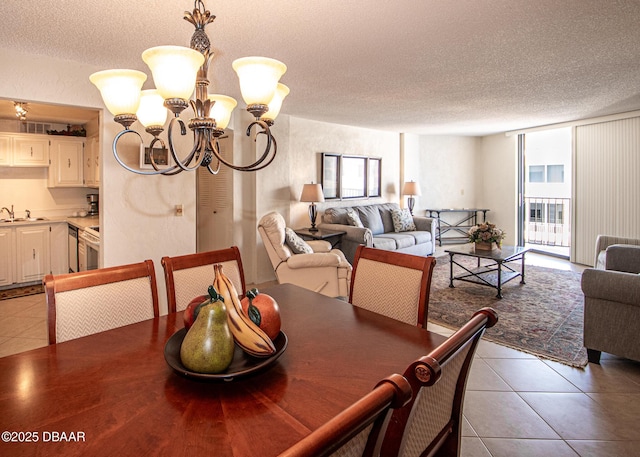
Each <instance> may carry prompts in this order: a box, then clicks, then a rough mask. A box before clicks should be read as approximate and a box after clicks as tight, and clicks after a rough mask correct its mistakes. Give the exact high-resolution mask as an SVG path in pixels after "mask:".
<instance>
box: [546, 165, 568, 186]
mask: <svg viewBox="0 0 640 457" xmlns="http://www.w3.org/2000/svg"><path fill="white" fill-rule="evenodd" d="M547 182H564V165H547Z"/></svg>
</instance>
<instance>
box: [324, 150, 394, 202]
mask: <svg viewBox="0 0 640 457" xmlns="http://www.w3.org/2000/svg"><path fill="white" fill-rule="evenodd" d="M381 189H382V159H381V158H378V157H366V156H351V155H342V154H331V153H322V190H323V192H324V198H325V200H345V199H357V198H369V197H380V196H381V195H382V192H381Z"/></svg>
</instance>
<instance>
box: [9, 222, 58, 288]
mask: <svg viewBox="0 0 640 457" xmlns="http://www.w3.org/2000/svg"><path fill="white" fill-rule="evenodd" d="M49 246H50V241H49V226H48V225H36V226H26V227H16V267H17V271H16V272H17V278H16V282H29V281H37V280H39V279H42V278H44V275H46V274H47V273H49V266H50V265H51V255H50V251H49Z"/></svg>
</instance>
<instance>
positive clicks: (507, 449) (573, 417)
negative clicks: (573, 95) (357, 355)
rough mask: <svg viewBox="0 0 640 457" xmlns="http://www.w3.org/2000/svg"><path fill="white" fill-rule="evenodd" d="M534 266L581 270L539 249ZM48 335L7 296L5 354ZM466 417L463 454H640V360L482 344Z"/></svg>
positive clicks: (2, 312)
mask: <svg viewBox="0 0 640 457" xmlns="http://www.w3.org/2000/svg"><path fill="white" fill-rule="evenodd" d="M443 249H445V248H439V249H438V250H439V251H442V250H443ZM527 263H528V264H535V265H539V266H548V267H553V268H565V269H573V270H577V271H581V270H582V268H581V267H580V266H577V265H572V264H569V263H568V262H566V261H563V260H559V259H554V258H550V257H546V256H541V255H535V254H527ZM431 329H432V330H434V331H438V332H441V333H443V334H450V333H451V331H450V330H448V329H445V328H442V327H437V326H433V327H432V328H431ZM46 335H47V328H46V310H45V303H44V295H43V294H40V295H32V296H28V297H21V298H15V299H12V300H4V301H0V357H4V356H7V355H10V354H14V353H17V352H22V351H26V350H30V349H34V348H37V347H40V346H45V345H46V344H47V336H46ZM464 416H465V421H464V424H463V441H462V456H463V457H507V456H508V457H512V456H518V457H528V456H548V455H553V456H558V457H564V456H573V457H576V456H581V457H595V456H598V457H605V456H606V457H614V456H615V457H632V456H634V457H636V456H640V363H638V362H633V361H630V360H625V359H620V358H617V357H615V356H612V355H608V354H603V357H602V363H601V364H600V365H593V364H589V365H588V366H587V367H586V368H585V369H584V370H582V369H577V368H571V367H568V366H566V365H562V364H560V363H556V362H550V361H547V360H543V359H539V358H536V357H534V356H531V355H528V354H526V353H523V352H519V351H515V350H513V349H509V348H505V347H503V346H499V345H497V344H494V343H490V342H486V341H482V342H481V343H480V346H479V348H478V352H477V355H476V359H475V361H474V364H473V367H472V372H471V375H470V377H469V381H468V384H467V395H466V399H465V406H464Z"/></svg>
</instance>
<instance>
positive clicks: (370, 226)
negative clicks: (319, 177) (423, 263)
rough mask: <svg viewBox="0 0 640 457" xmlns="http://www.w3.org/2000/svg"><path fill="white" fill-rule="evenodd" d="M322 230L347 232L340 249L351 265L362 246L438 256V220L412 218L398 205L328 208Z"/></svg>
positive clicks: (320, 225)
mask: <svg viewBox="0 0 640 457" xmlns="http://www.w3.org/2000/svg"><path fill="white" fill-rule="evenodd" d="M394 217H395V221H394ZM319 227H320V228H322V230H326V231H334V232H345V235H343V237H342V241H341V247H340V249H341V250H342V252H344V255H345V257H346V258H347V260H348V261H349V262H350V263H353V259H354V257H355V253H356V249H357V247H358V246H359V245H361V244H362V245H365V246H367V247H374V248H378V249H385V250H389V251H397V252H404V253H407V254H414V255H422V256H427V255H432V254H433V253H434V252H435V234H436V219H434V218H430V217H421V216H411V214H410V213H409V211H408V210H407V209H400V206H399V205H398V204H397V203H378V204H373V205H362V206H346V207H334V208H327V209H326V210H325V211H324V214H323V215H322V221H321V223H320V224H319Z"/></svg>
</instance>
